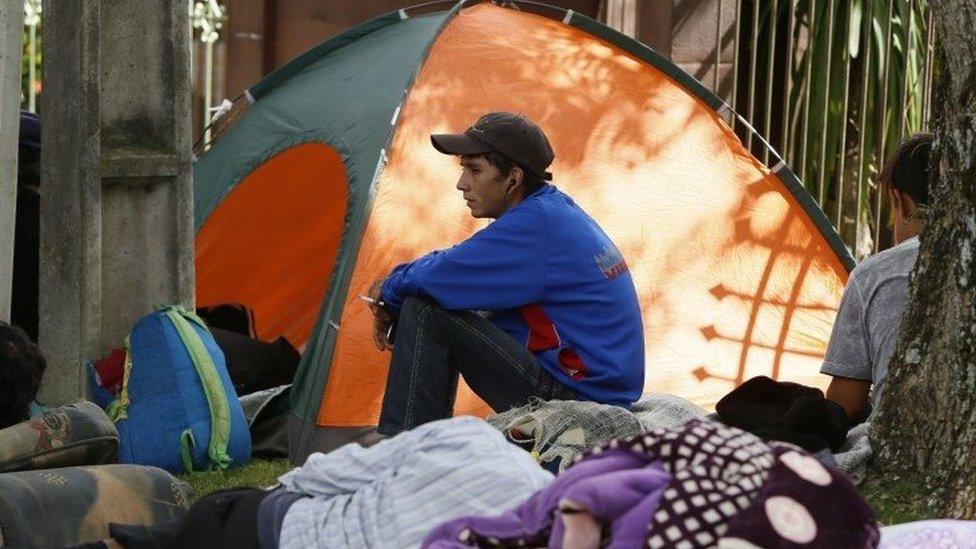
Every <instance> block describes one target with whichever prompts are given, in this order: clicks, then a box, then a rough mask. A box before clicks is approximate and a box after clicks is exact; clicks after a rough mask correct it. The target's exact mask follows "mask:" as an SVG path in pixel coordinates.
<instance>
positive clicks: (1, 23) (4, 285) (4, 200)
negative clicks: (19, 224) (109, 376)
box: [0, 0, 24, 320]
mask: <svg viewBox="0 0 976 549" xmlns="http://www.w3.org/2000/svg"><path fill="white" fill-rule="evenodd" d="M23 37H24V4H23V3H22V2H19V1H18V2H14V1H11V0H7V1H5V2H3V3H0V320H10V299H11V289H12V287H13V272H14V223H15V219H16V217H15V216H16V213H17V136H18V135H19V133H20V63H21V58H20V56H21V50H22V46H21V44H22V43H23V42H22V40H23Z"/></svg>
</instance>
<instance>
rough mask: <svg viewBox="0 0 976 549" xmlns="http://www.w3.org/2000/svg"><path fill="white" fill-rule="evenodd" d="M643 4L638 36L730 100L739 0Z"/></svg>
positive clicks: (669, 0)
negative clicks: (717, 39) (736, 9)
mask: <svg viewBox="0 0 976 549" xmlns="http://www.w3.org/2000/svg"><path fill="white" fill-rule="evenodd" d="M639 4H640V5H639V9H640V18H639V21H638V29H637V38H638V39H639V40H641V41H642V42H644V43H645V44H647V45H649V46H651V47H652V48H654V49H655V50H657V51H658V52H660V53H661V54H663V55H665V56H667V57H668V58H670V59H671V60H672V61H674V63H675V64H676V65H678V66H679V67H681V69H682V70H684V71H685V72H687V73H688V74H690V75H692V76H694V77H695V78H697V79H698V80H699V81H700V82H701V83H702V84H704V85H705V86H706V87H707V88H709V89H711V90H712V91H716V93H717V94H718V95H719V96H720V97H723V98H725V99H726V100H728V99H729V98H730V97H731V94H732V77H733V76H732V66H733V57H734V55H735V50H734V47H735V40H734V34H735V17H736V13H735V4H736V2H735V0H654V1H648V0H645V1H643V2H640V3H639ZM716 31H718V34H719V36H720V40H719V41H716ZM719 42H720V43H721V45H719ZM716 53H717V54H718V62H717V63H716ZM716 71H717V74H718V85H717V86H716V81H715V76H716Z"/></svg>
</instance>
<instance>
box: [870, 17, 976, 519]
mask: <svg viewBox="0 0 976 549" xmlns="http://www.w3.org/2000/svg"><path fill="white" fill-rule="evenodd" d="M930 5H931V8H932V10H933V15H934V21H935V24H936V30H937V36H938V39H939V43H940V45H941V48H942V55H943V57H942V61H943V64H942V71H941V72H942V74H941V76H940V82H939V90H940V95H941V101H940V102H939V109H940V112H939V115H938V117H937V120H936V124H935V134H936V145H935V158H936V159H937V162H934V163H933V166H937V169H935V170H933V176H932V177H933V179H932V182H931V185H932V187H931V190H932V193H931V196H932V201H933V209H932V211H931V213H930V217H929V219H928V221H927V222H926V226H925V229H924V230H923V231H922V234H921V248H920V251H919V256H918V263H917V264H916V266H915V272H914V274H913V277H912V281H911V283H910V287H911V292H910V297H909V300H908V304H907V308H906V311H905V314H904V316H903V318H902V325H901V336H900V338H899V344H898V348H897V350H896V352H895V356H894V357H893V359H892V362H891V366H890V371H889V374H888V378H887V381H886V382H885V384H884V388H883V390H882V394H881V400H880V403H879V409H878V412H877V414H876V417H875V420H874V424H873V426H872V432H871V444H872V447H873V448H874V450H875V458H874V461H873V462H872V464H871V466H870V469H869V478H871V479H874V480H877V481H878V482H881V483H882V484H883V483H884V482H887V481H891V480H893V479H896V478H897V479H902V480H908V481H910V482H913V483H917V486H918V487H919V488H920V489H923V490H924V493H919V497H920V498H928V500H927V501H924V504H925V505H927V506H928V507H929V508H930V510H931V511H932V512H934V513H935V514H937V515H939V516H944V517H955V518H966V519H974V518H976V266H974V257H973V256H974V252H976V38H974V35H973V29H976V0H931V1H930Z"/></svg>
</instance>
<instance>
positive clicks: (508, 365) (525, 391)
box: [370, 112, 644, 435]
mask: <svg viewBox="0 0 976 549" xmlns="http://www.w3.org/2000/svg"><path fill="white" fill-rule="evenodd" d="M431 141H432V143H433V145H434V147H435V148H436V149H437V150H438V151H440V152H441V153H444V154H449V155H454V156H458V157H459V158H460V163H461V166H462V168H463V171H462V173H461V177H460V179H459V180H458V183H457V190H459V191H461V194H462V197H463V199H464V201H465V202H466V203H467V206H468V208H470V210H471V215H472V216H474V217H476V218H491V219H495V221H494V222H492V223H491V224H490V225H488V226H487V227H486V228H484V229H482V230H481V231H478V232H477V233H475V234H474V235H473V236H471V237H470V238H468V239H467V240H465V241H463V242H461V243H459V244H457V245H455V246H454V247H452V248H449V249H446V250H438V251H434V252H431V253H429V254H427V255H425V256H423V257H420V258H419V259H416V260H415V261H412V262H410V263H405V264H403V265H399V266H397V267H396V268H394V269H393V271H392V272H391V273H390V274H389V276H387V277H386V279H384V280H381V281H377V282H376V283H375V284H374V285H373V288H372V289H371V291H370V293H371V297H373V298H374V299H376V300H377V302H378V303H377V304H376V305H373V306H372V310H373V313H374V315H375V320H374V326H373V337H374V340H375V342H376V344H377V347H378V348H379V349H380V350H386V349H390V350H392V353H393V354H392V358H391V360H390V371H389V376H388V378H387V384H386V394H385V396H384V399H383V410H382V414H381V416H380V422H379V426H378V429H377V431H378V432H379V433H380V434H382V435H395V434H397V433H399V432H401V431H404V430H408V429H411V428H413V427H415V426H417V425H420V424H423V423H426V422H429V421H433V420H437V419H442V418H447V417H450V416H451V415H452V413H453V407H454V398H455V391H456V389H457V383H458V375H459V374H460V375H462V376H464V380H465V381H466V382H467V384H468V385H469V386H470V387H471V388H472V389H473V390H474V392H475V393H476V394H477V395H478V396H480V397H481V398H482V399H484V400H485V402H487V403H488V405H489V406H491V408H492V409H493V410H495V411H503V410H507V409H510V408H512V407H515V406H521V405H524V404H526V403H527V402H528V401H529V400H530V399H531V398H532V397H538V398H541V399H545V400H554V399H560V400H591V401H595V402H601V403H607V404H615V405H621V406H627V405H629V404H631V403H632V402H633V401H635V400H636V399H637V398H638V397H639V396H640V394H641V390H642V388H643V384H644V339H643V337H644V336H643V326H642V321H641V312H640V306H639V304H638V301H637V293H636V291H635V289H634V282H633V280H632V279H631V276H630V273H629V272H628V270H627V264H626V262H625V261H624V258H623V257H622V256H621V254H620V252H619V251H618V250H617V247H616V246H615V245H614V244H613V242H611V241H610V239H609V238H608V237H607V235H606V234H605V233H604V232H603V230H602V229H601V228H600V227H599V226H598V225H597V224H596V222H594V221H593V219H592V218H591V217H590V216H588V215H587V214H586V212H584V211H583V210H582V209H581V208H580V207H579V206H577V205H576V203H575V202H573V200H572V199H571V198H570V197H569V196H567V195H566V194H564V193H562V192H561V191H559V190H558V189H557V188H556V187H554V186H553V185H551V184H548V183H547V182H546V181H547V180H550V179H551V178H552V176H551V174H549V173H548V172H547V171H546V169H547V168H548V167H549V165H550V164H551V163H552V160H553V158H554V154H553V151H552V148H551V146H550V144H549V140H548V139H547V138H546V136H545V134H543V132H542V130H540V129H539V127H538V126H536V125H535V124H534V123H533V122H531V121H529V120H527V119H526V118H524V117H522V116H519V115H514V114H510V113H504V112H495V113H488V114H485V115H484V116H482V117H481V118H479V119H478V121H477V122H476V123H475V124H474V126H472V127H470V128H468V129H467V130H466V131H465V132H464V133H463V134H457V135H432V136H431ZM475 311H477V312H475ZM394 321H396V326H395V332H394V333H393V335H394V336H395V338H393V339H394V342H395V345H392V344H391V342H390V338H388V335H387V334H388V333H389V330H391V327H393V324H394Z"/></svg>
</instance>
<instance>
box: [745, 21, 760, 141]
mask: <svg viewBox="0 0 976 549" xmlns="http://www.w3.org/2000/svg"><path fill="white" fill-rule="evenodd" d="M750 38H751V39H752V44H751V45H752V47H751V48H750V51H749V110H748V113H749V115H748V116H749V118H748V120H749V123H750V124H755V123H756V120H755V117H754V115H755V112H756V49H757V48H756V44H757V43H758V42H759V3H758V2H756V3H755V4H753V6H752V34H751V35H750ZM752 133H753V132H748V133H747V134H746V149H748V150H749V152H752Z"/></svg>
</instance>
